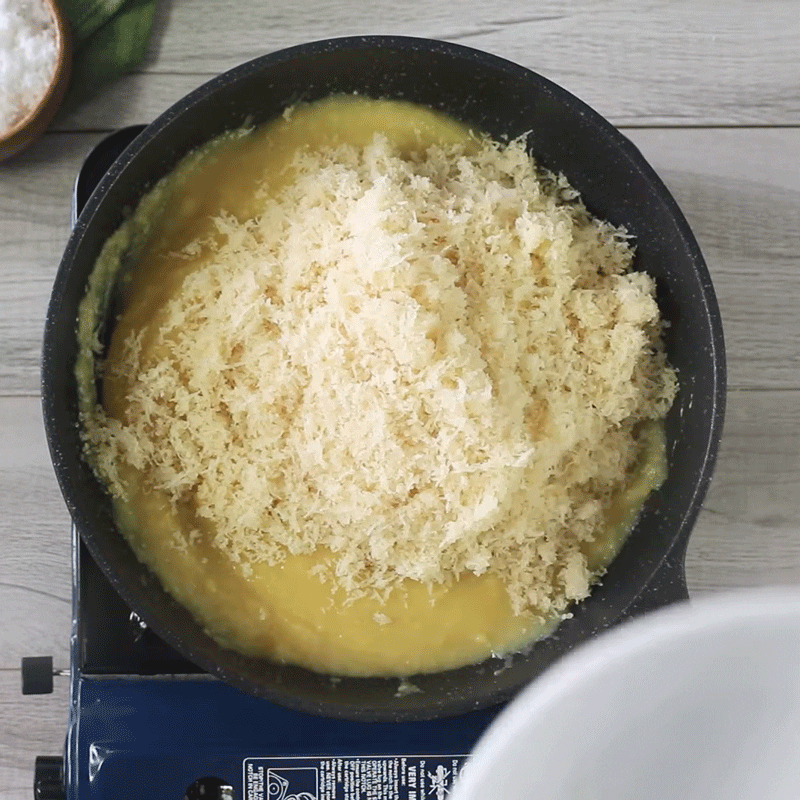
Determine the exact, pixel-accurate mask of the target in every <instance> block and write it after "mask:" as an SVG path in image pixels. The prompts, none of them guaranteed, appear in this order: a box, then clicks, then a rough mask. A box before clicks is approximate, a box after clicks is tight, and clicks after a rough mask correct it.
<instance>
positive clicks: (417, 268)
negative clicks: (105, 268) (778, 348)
mask: <svg viewBox="0 0 800 800" xmlns="http://www.w3.org/2000/svg"><path fill="white" fill-rule="evenodd" d="M265 202H266V205H265V210H264V212H263V213H262V214H261V215H260V216H259V217H258V218H255V219H251V220H248V221H245V222H240V221H237V220H236V219H234V218H232V217H231V216H228V215H222V216H220V217H219V218H218V219H217V220H216V228H217V236H216V237H215V240H214V241H213V242H209V241H205V242H195V243H193V244H192V245H191V246H190V247H189V248H188V249H187V252H186V255H187V256H188V255H190V254H192V255H194V256H195V257H196V256H197V254H198V253H199V254H201V255H202V259H201V265H200V267H199V268H198V269H197V270H196V271H194V272H192V273H191V274H190V275H189V276H188V277H187V278H186V279H185V281H184V283H183V285H182V289H181V291H180V293H179V295H178V296H176V297H174V298H173V299H172V300H171V301H169V303H168V305H167V307H166V309H165V312H164V316H163V324H162V326H161V328H160V331H159V333H158V341H157V347H156V350H158V351H160V352H161V353H162V354H163V353H166V354H167V356H166V357H164V358H161V359H160V360H157V361H156V360H155V359H154V358H152V357H150V358H148V357H147V355H146V354H145V355H142V353H143V350H142V347H141V336H139V337H135V336H131V337H130V338H129V339H128V341H127V342H126V345H125V354H124V359H123V363H121V364H117V365H114V366H113V369H116V370H119V371H120V372H122V373H124V374H126V375H129V376H133V377H131V378H130V380H131V384H132V386H131V390H130V395H129V398H128V403H129V408H128V414H127V418H126V419H124V420H123V421H117V420H115V419H110V418H107V417H106V416H105V415H104V413H103V412H102V410H101V409H99V410H98V413H97V415H96V416H95V417H93V418H92V419H90V420H88V421H87V428H88V434H89V439H90V443H91V445H92V447H93V449H94V451H95V455H96V463H97V465H98V470H99V472H100V473H101V475H102V477H103V478H104V479H105V480H106V481H107V482H108V483H109V485H111V487H112V490H113V491H114V492H115V493H116V494H118V495H122V496H124V492H125V487H124V485H123V484H122V483H121V481H120V478H119V474H118V472H117V464H118V463H119V462H128V463H130V464H132V465H133V466H135V467H136V468H137V469H139V470H142V471H144V472H145V474H146V476H147V481H148V483H149V485H151V486H152V487H153V488H155V489H158V490H161V491H164V492H166V493H168V495H169V496H170V497H171V498H172V499H173V501H174V502H176V503H182V502H187V501H188V502H191V503H193V504H195V505H196V509H197V513H198V514H199V515H201V516H202V517H205V518H208V519H209V520H211V521H212V522H213V524H214V526H215V529H216V531H217V535H216V539H215V544H216V545H217V546H218V547H219V548H221V549H222V550H223V551H224V552H225V553H227V554H228V555H229V556H230V558H231V559H233V560H234V561H235V562H238V563H241V564H243V565H244V568H245V570H246V569H247V565H249V564H252V563H253V562H259V561H267V562H269V563H279V562H280V561H281V559H282V558H284V557H285V554H286V553H287V552H290V553H308V552H311V551H314V550H315V549H317V548H327V549H329V550H330V551H332V553H333V554H334V558H333V562H332V563H333V566H332V568H331V572H330V574H327V575H326V577H327V578H328V579H330V580H333V581H334V582H335V583H336V584H337V585H339V586H341V587H343V588H344V589H345V590H346V591H347V592H349V593H350V594H351V596H354V597H355V596H358V595H360V594H364V593H367V592H368V593H377V594H378V595H381V594H383V593H385V592H386V591H388V590H390V589H391V588H392V587H394V586H396V585H397V584H398V583H399V582H400V581H401V580H403V579H405V578H411V579H413V580H416V581H423V582H430V583H440V582H443V583H448V582H450V581H452V580H453V579H454V578H455V577H456V576H458V575H459V574H462V573H465V572H473V573H475V574H482V573H485V572H492V573H495V574H497V575H498V576H500V577H501V578H502V580H503V581H504V582H505V585H506V586H507V588H508V593H509V596H510V598H511V600H512V603H513V605H514V608H515V610H517V611H521V610H523V609H531V610H533V611H534V612H536V613H538V614H541V615H549V614H552V613H554V612H561V611H563V610H564V609H566V607H567V605H568V604H569V602H570V601H572V600H576V599H580V598H582V597H584V596H586V594H587V593H588V591H589V585H590V581H591V576H590V574H589V573H588V570H587V567H586V561H585V558H584V557H583V555H582V554H581V552H580V543H581V542H582V541H586V540H592V539H593V538H594V537H595V535H596V534H598V532H600V531H601V530H603V528H604V527H605V516H604V515H605V513H606V511H607V509H608V505H609V503H610V499H611V497H612V495H613V493H614V492H615V491H616V490H618V489H619V488H620V486H621V485H622V483H623V482H624V480H625V476H626V472H627V471H628V470H629V469H631V467H632V465H633V464H634V463H635V461H636V458H637V454H638V449H637V444H636V441H635V437H634V433H635V429H636V426H637V425H638V424H639V423H640V422H642V421H644V420H650V419H657V418H660V417H662V416H663V415H664V414H665V413H666V411H667V409H668V408H669V406H670V404H671V402H672V399H673V397H674V394H675V387H676V383H675V376H674V373H673V371H672V370H671V369H670V368H669V367H668V366H667V365H666V362H665V358H664V354H663V351H662V348H661V344H660V330H661V324H660V322H659V314H658V308H657V306H656V302H655V300H654V283H653V281H652V279H651V278H650V277H648V276H647V275H645V274H642V273H638V272H630V271H629V270H630V268H631V261H632V251H631V248H630V246H629V245H628V243H627V239H626V236H625V233H624V231H621V230H618V229H616V228H613V227H612V226H610V225H608V224H605V223H602V222H598V221H597V220H594V219H592V218H591V217H590V216H589V215H588V214H587V212H586V210H585V209H584V207H583V206H582V205H581V203H580V201H579V200H578V199H577V197H576V193H575V192H574V191H572V190H571V189H570V188H569V186H568V184H567V183H566V181H565V180H564V179H563V178H555V177H554V176H548V175H541V174H539V173H538V172H537V170H536V167H535V165H534V164H533V162H532V160H531V159H530V157H529V156H528V155H527V153H526V152H525V149H524V146H523V145H522V143H521V142H514V143H512V144H510V145H507V146H501V145H498V144H495V143H492V142H488V141H487V142H485V143H483V144H482V145H481V146H480V147H473V148H472V149H471V150H465V149H463V148H458V147H450V148H440V147H433V148H431V149H429V150H428V151H427V152H426V153H423V154H420V155H418V156H415V157H401V156H400V155H399V154H398V153H397V152H396V151H395V150H393V147H392V145H391V144H390V143H389V142H388V141H387V140H386V139H385V138H383V137H380V136H377V137H375V139H374V140H373V142H372V143H371V144H370V145H369V146H367V147H365V148H354V147H349V146H342V147H339V148H336V149H333V150H325V151H322V152H304V153H303V154H302V155H300V156H298V158H297V160H296V179H295V180H294V181H293V182H291V183H290V184H289V185H288V186H286V187H285V188H284V189H282V190H281V191H280V193H279V194H278V196H277V197H275V198H272V199H269V200H266V201H265ZM108 368H112V367H111V366H109V367H108Z"/></svg>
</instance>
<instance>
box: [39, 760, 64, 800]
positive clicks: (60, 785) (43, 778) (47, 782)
mask: <svg viewBox="0 0 800 800" xmlns="http://www.w3.org/2000/svg"><path fill="white" fill-rule="evenodd" d="M33 796H34V798H35V800H65V798H66V796H67V793H66V789H65V787H64V759H63V758H62V757H61V756H37V757H36V768H35V771H34V778H33Z"/></svg>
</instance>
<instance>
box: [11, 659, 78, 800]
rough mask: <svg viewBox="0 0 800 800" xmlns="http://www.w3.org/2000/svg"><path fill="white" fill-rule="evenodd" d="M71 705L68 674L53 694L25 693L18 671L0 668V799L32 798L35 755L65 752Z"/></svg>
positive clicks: (59, 681) (20, 799)
mask: <svg viewBox="0 0 800 800" xmlns="http://www.w3.org/2000/svg"><path fill="white" fill-rule="evenodd" d="M68 709H69V677H68V676H66V675H63V676H58V677H56V679H55V681H54V687H53V694H47V695H33V696H28V697H23V696H22V695H21V694H20V677H19V673H18V672H17V671H15V670H0V800H31V798H32V797H33V766H34V763H35V761H36V756H56V755H61V754H62V752H63V750H64V739H65V737H66V734H67V711H68Z"/></svg>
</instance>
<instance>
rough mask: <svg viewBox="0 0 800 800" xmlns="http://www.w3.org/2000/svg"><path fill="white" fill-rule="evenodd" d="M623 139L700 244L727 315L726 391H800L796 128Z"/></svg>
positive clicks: (638, 133) (799, 154) (653, 133)
mask: <svg viewBox="0 0 800 800" xmlns="http://www.w3.org/2000/svg"><path fill="white" fill-rule="evenodd" d="M625 133H626V134H627V135H628V136H629V137H630V138H631V140H632V141H633V142H634V143H635V144H636V145H637V146H638V147H639V149H640V150H641V151H642V152H643V154H644V155H645V157H646V158H647V159H648V161H650V163H651V164H652V166H653V167H654V168H655V170H656V172H658V173H659V175H660V176H661V178H662V179H663V180H664V182H665V183H666V184H667V187H668V188H669V189H670V191H671V192H672V193H673V195H674V196H675V199H676V200H677V201H678V204H679V205H680V207H681V209H682V210H683V213H684V214H685V215H686V218H687V219H688V221H689V224H690V225H691V227H692V230H693V231H694V234H695V236H696V237H697V240H698V242H699V243H700V247H701V249H702V251H703V254H704V256H705V259H706V262H707V263H708V267H709V270H710V272H711V278H712V280H713V282H714V288H715V291H716V294H717V299H718V300H719V304H720V311H721V313H722V321H723V328H724V331H725V340H726V346H727V351H728V381H729V385H730V386H731V387H734V388H749V389H752V388H786V387H792V388H800V347H798V342H800V315H798V313H797V303H798V299H800V130H792V131H783V130H759V131H753V130H749V131H748V130H735V129H727V130H706V131H693V130H669V131H667V130H628V131H625ZM788 140H791V142H792V144H791V145H790V146H789V147H785V146H783V145H782V143H783V142H786V141H788Z"/></svg>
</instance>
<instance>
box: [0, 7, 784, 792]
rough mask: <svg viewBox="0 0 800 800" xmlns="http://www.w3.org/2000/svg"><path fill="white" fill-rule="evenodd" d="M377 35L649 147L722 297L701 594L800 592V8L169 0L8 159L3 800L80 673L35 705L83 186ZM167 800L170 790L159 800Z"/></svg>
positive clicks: (56, 616)
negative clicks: (104, 82) (281, 55)
mask: <svg viewBox="0 0 800 800" xmlns="http://www.w3.org/2000/svg"><path fill="white" fill-rule="evenodd" d="M354 33H358V34H362V33H396V34H408V35H417V36H427V37H432V38H438V39H446V40H449V41H453V42H458V43H463V44H465V45H469V46H472V47H476V48H479V49H482V50H486V51H489V52H492V53H495V54H497V55H500V56H504V57H506V58H509V59H511V60H513V61H516V62H518V63H520V64H522V65H524V66H527V67H530V68H532V69H534V70H536V71H538V72H541V73H542V74H544V75H545V76H547V77H548V78H550V79H552V80H554V81H555V82H557V83H559V84H561V85H562V86H564V87H565V88H566V89H568V90H570V91H571V92H573V93H574V94H576V95H577V96H578V97H580V98H582V99H583V100H585V101H586V102H588V103H589V104H590V105H591V106H593V107H594V108H595V109H597V110H598V111H599V112H600V113H602V114H603V115H605V116H606V117H607V118H609V119H610V120H611V121H612V122H613V123H614V124H616V125H618V126H619V127H621V128H622V129H623V130H624V131H625V133H626V134H627V135H628V136H629V137H630V138H631V139H632V140H633V141H634V142H635V143H636V144H637V145H638V146H639V148H640V149H641V150H642V152H643V153H644V154H645V156H646V157H647V158H648V160H649V161H650V162H651V163H652V165H653V166H654V167H655V169H656V171H657V172H658V173H659V174H660V175H661V176H662V178H663V179H664V181H665V182H666V183H667V185H668V186H669V188H670V189H671V190H672V192H673V193H674V195H675V197H676V199H677V201H678V203H679V205H680V206H681V207H682V209H683V211H684V213H685V214H686V216H687V218H688V220H689V223H690V224H691V226H692V228H693V230H694V232H695V234H696V236H697V238H698V240H699V242H700V246H701V248H702V250H703V252H704V255H705V257H706V260H707V262H708V265H709V269H710V271H711V276H712V279H713V281H714V285H715V287H716V291H717V295H718V298H719V303H720V306H721V309H722V317H723V323H724V328H725V337H726V344H727V351H728V359H729V362H728V363H729V392H728V411H727V417H726V424H725V433H724V438H723V442H722V448H721V452H720V456H719V461H718V465H717V469H716V474H715V478H714V481H713V484H712V487H711V490H710V492H709V494H708V499H707V501H706V503H705V507H704V509H703V511H702V513H701V514H700V518H699V520H698V522H697V525H696V527H695V530H694V533H693V535H692V538H691V541H690V544H689V551H688V555H687V574H688V582H689V588H690V592H691V593H692V594H693V595H695V596H696V595H699V594H702V593H705V592H715V591H719V590H723V589H727V588H733V587H745V586H754V585H762V584H777V583H784V584H787V583H788V584H800V313H798V308H799V307H800V4H799V3H798V2H797V1H796V0H727V2H725V3H720V2H718V1H717V0H697V1H696V2H691V0H671V2H665V1H663V0H661V1H659V2H656V1H655V0H646V1H643V0H615V2H613V3H611V2H603V1H602V0H539V1H538V2H536V3H531V4H530V6H529V7H528V6H526V4H524V3H519V2H518V1H516V2H512V0H483V2H481V3H478V4H475V8H473V7H472V4H469V3H467V2H464V0H453V1H452V2H450V3H447V4H444V3H441V2H439V1H438V0H408V1H407V2H405V3H396V2H389V0H372V2H370V3H368V4H367V3H363V4H362V3H360V2H357V1H356V0H339V2H331V0H313V2H312V0H295V2H292V3H286V4H279V3H271V2H270V3H267V2H257V0H173V2H169V1H168V0H162V2H161V3H159V10H158V18H157V23H156V28H155V31H154V34H153V39H152V41H151V44H150V49H149V56H148V58H147V61H146V63H145V64H144V65H143V67H142V68H141V70H140V71H139V72H137V73H136V74H134V75H131V76H129V77H127V78H124V79H122V80H120V81H119V82H117V83H116V84H114V85H112V86H111V87H109V88H108V89H107V90H106V91H104V92H103V93H102V94H101V95H100V96H98V97H97V98H96V99H94V100H93V101H91V102H89V103H88V104H86V105H85V106H83V107H81V108H80V109H77V110H76V111H74V112H73V113H72V114H71V115H69V116H68V117H65V118H62V119H60V120H59V121H58V122H57V123H56V125H55V126H54V127H53V128H52V129H51V130H50V131H49V132H48V133H47V134H46V135H45V136H44V137H43V139H42V140H41V141H40V142H38V143H37V144H36V145H35V146H34V147H33V148H32V149H31V150H29V151H28V152H27V153H25V154H24V155H22V156H21V157H18V158H16V159H14V160H12V161H10V162H8V163H5V164H2V165H0V287H1V288H0V302H2V313H0V497H2V502H3V513H2V514H1V515H0V610H1V612H2V614H1V615H0V620H1V621H0V798H3V800H11V798H14V799H15V800H16V799H17V798H19V800H22V798H25V799H26V800H28V798H31V797H32V791H31V782H32V774H33V772H32V771H33V760H34V757H35V756H36V755H37V754H56V753H58V752H60V751H61V748H62V745H63V737H64V733H65V725H66V716H67V684H68V678H67V677H66V676H58V677H56V681H55V682H56V688H55V692H54V694H53V695H50V696H39V697H27V698H22V697H21V696H20V679H19V662H20V657H21V656H26V655H52V656H53V657H54V659H55V664H56V667H58V668H62V669H63V668H65V667H67V666H68V637H69V630H70V605H69V604H70V565H69V519H68V516H67V512H66V510H65V507H64V504H63V502H62V499H61V496H60V494H59V490H58V488H57V486H56V482H55V479H54V477H53V471H52V468H51V465H50V461H49V457H48V453H47V448H46V445H45V441H44V435H43V431H42V422H41V418H40V405H39V352H40V344H41V337H42V329H43V323H44V315H45V309H46V306H47V302H48V298H49V295H50V290H51V285H52V281H53V278H54V275H55V272H56V268H57V265H58V262H59V259H60V257H61V253H62V251H63V248H64V245H65V242H66V239H67V236H68V232H69V205H70V193H71V187H72V182H73V180H74V177H75V174H76V172H77V170H78V167H79V165H80V163H81V160H82V158H83V156H84V154H85V153H86V152H87V151H88V150H89V149H90V148H91V146H92V145H93V144H94V143H95V142H97V141H98V140H99V139H100V138H101V137H102V136H103V134H104V132H107V131H109V130H112V129H114V128H117V127H119V126H121V125H126V124H131V123H137V122H147V121H150V120H151V119H153V118H154V117H155V116H156V115H158V114H159V113H160V112H161V111H163V110H164V109H165V108H166V107H167V106H168V105H170V104H171V103H172V102H174V101H175V100H177V99H178V98H179V97H181V96H182V95H184V94H185V93H186V92H187V91H189V90H191V89H193V88H195V87H196V86H198V85H200V84H201V83H203V82H205V81H206V80H207V79H208V78H210V77H211V76H213V75H215V74H217V73H219V72H221V71H224V70H226V69H228V68H230V67H233V66H235V65H236V64H239V63H241V62H242V61H245V60H248V59H250V58H253V57H255V56H258V55H261V54H263V53H266V52H269V51H272V50H276V49H279V48H282V47H285V46H288V45H292V44H298V43H300V42H303V41H310V40H314V39H320V38H325V37H329V36H340V35H348V34H354ZM154 800H155V799H154Z"/></svg>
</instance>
